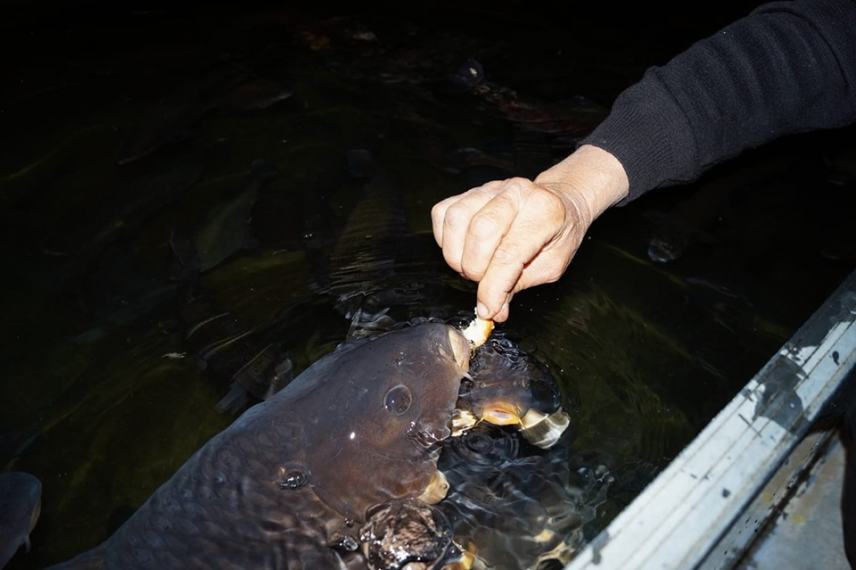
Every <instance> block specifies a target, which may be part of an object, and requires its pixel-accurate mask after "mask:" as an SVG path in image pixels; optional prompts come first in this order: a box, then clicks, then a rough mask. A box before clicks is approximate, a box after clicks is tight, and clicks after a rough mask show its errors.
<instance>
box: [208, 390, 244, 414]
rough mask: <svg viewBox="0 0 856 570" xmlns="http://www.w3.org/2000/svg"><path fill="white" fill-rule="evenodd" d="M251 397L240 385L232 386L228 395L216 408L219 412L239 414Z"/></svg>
mask: <svg viewBox="0 0 856 570" xmlns="http://www.w3.org/2000/svg"><path fill="white" fill-rule="evenodd" d="M249 401H250V397H249V396H248V395H247V391H246V390H245V389H244V388H243V386H240V385H239V384H232V387H231V388H229V391H228V392H226V395H225V396H223V397H222V398H221V399H220V401H219V402H217V405H216V406H214V407H215V408H216V409H217V411H218V412H221V413H231V414H237V413H238V412H240V411H241V409H243V407H244V406H246V405H247V403H249Z"/></svg>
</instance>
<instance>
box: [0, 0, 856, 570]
mask: <svg viewBox="0 0 856 570" xmlns="http://www.w3.org/2000/svg"><path fill="white" fill-rule="evenodd" d="M748 6H749V5H742V6H732V7H731V8H727V7H719V8H717V12H716V13H701V14H699V15H694V16H693V18H685V19H682V16H681V14H680V13H675V12H670V15H669V17H660V16H657V17H655V16H653V15H648V16H647V19H643V20H639V21H634V18H635V17H636V16H638V15H634V14H628V15H626V16H624V17H620V18H618V19H617V21H616V20H615V19H614V18H613V19H611V23H607V18H605V17H604V15H603V14H598V13H596V12H590V13H581V14H578V15H577V17H576V18H568V19H564V18H549V17H545V15H544V14H538V13H534V12H530V13H525V12H522V11H521V9H520V8H519V7H517V11H515V9H514V7H507V8H499V9H497V8H491V9H484V8H483V7H480V6H478V5H476V4H473V5H469V6H462V7H458V8H457V9H456V10H455V11H454V12H453V11H448V12H443V11H442V10H438V11H436V12H431V13H430V14H415V15H414V14H410V15H407V16H405V15H403V14H398V13H395V12H392V11H388V10H387V11H385V12H377V13H371V14H370V13H364V14H350V15H346V16H342V15H340V14H334V13H332V12H329V13H328V12H324V11H323V10H321V9H317V10H316V11H314V12H313V11H310V10H306V11H288V10H283V9H274V8H256V9H252V10H247V9H245V10H243V11H237V10H236V9H229V8H228V7H226V6H220V7H217V8H212V9H210V10H206V11H204V13H201V12H194V11H191V10H189V9H188V10H187V11H185V12H170V11H165V10H138V11H127V12H125V11H117V9H115V8H113V9H111V11H109V12H106V11H104V10H98V9H96V7H93V6H89V7H87V8H85V9H83V10H82V11H81V12H79V13H75V14H64V13H62V12H61V11H56V10H54V11H53V12H50V15H48V16H46V15H44V14H39V13H38V10H36V9H34V8H33V9H31V8H32V7H31V8H26V7H16V8H15V9H13V10H12V11H11V14H10V17H9V18H4V22H3V26H4V30H3V32H4V34H3V35H4V39H3V42H4V43H5V45H4V48H5V51H6V53H9V54H13V55H14V57H13V58H12V62H11V65H10V67H9V69H8V72H7V73H6V74H5V77H4V78H2V80H0V81H2V90H0V91H2V96H0V98H2V101H0V110H2V114H1V115H0V120H2V121H3V124H4V128H3V129H2V131H0V146H2V148H3V149H4V152H3V153H2V156H0V227H2V230H3V238H4V239H3V240H2V241H0V249H2V254H3V259H4V261H5V264H6V268H7V270H6V271H5V272H4V275H5V277H4V280H3V282H2V285H0V291H2V297H0V298H2V299H3V313H4V322H5V325H6V326H5V327H3V329H2V332H0V340H2V342H0V366H2V368H0V370H1V371H2V373H0V389H2V391H3V394H4V396H3V397H2V398H0V465H2V466H3V470H21V471H27V472H30V473H33V474H35V475H37V476H38V477H39V479H40V480H41V481H42V483H43V508H42V517H41V519H40V521H39V524H38V526H37V527H36V529H35V531H34V533H33V534H32V544H33V549H32V552H31V553H30V554H29V555H23V556H20V555H19V556H18V557H17V558H16V559H15V560H14V561H13V562H12V564H11V565H10V567H12V568H34V567H41V566H44V565H45V564H47V563H50V562H56V561H59V560H62V559H66V558H68V557H70V556H72V555H74V554H76V553H78V552H80V551H82V550H84V549H86V548H89V547H91V546H94V545H95V544H97V543H99V542H101V541H103V540H104V539H105V538H106V537H107V536H109V535H110V534H111V533H112V532H113V531H114V530H115V529H116V528H117V527H118V526H119V525H120V524H121V523H122V522H123V521H124V520H126V519H127V518H128V517H129V516H130V515H131V514H132V513H133V511H134V510H135V509H136V508H137V507H139V506H140V505H141V504H142V502H143V501H144V500H145V499H146V498H147V497H148V496H150V495H151V493H152V492H153V491H154V489H155V488H156V487H157V486H158V485H159V484H160V483H161V482H163V481H165V480H166V479H167V478H168V477H169V476H171V475H172V474H173V473H174V472H175V470H176V469H177V468H178V467H179V466H180V465H181V464H182V463H183V462H184V461H185V460H186V459H187V458H188V457H189V456H190V455H191V454H192V453H193V452H194V451H195V450H197V449H198V448H199V447H200V446H201V445H202V444H203V443H204V442H205V441H207V440H208V439H209V438H210V437H211V436H212V435H213V434H215V433H217V432H218V431H220V430H222V429H223V428H225V427H226V426H228V425H229V424H230V423H231V422H232V421H233V420H234V418H235V417H236V414H237V413H238V412H239V411H240V410H241V409H243V408H244V407H245V406H246V405H248V404H249V403H252V402H254V401H257V399H258V398H260V397H264V396H266V395H267V394H269V393H272V392H273V391H275V390H276V389H277V388H278V387H280V386H281V385H283V384H285V383H287V382H288V381H289V380H290V379H291V378H292V377H293V376H294V375H296V374H297V373H299V372H300V371H301V370H303V369H304V368H306V367H307V366H308V365H309V364H310V363H312V362H314V361H316V360H317V359H318V358H320V357H321V356H322V355H323V354H325V353H327V352H329V351H331V350H333V348H334V347H335V346H336V345H337V344H338V343H339V342H341V341H342V339H344V338H346V337H348V336H361V335H365V334H370V333H371V331H372V330H373V329H377V330H383V329H384V328H386V327H388V325H389V323H390V322H403V321H407V320H409V319H413V318H425V317H433V318H438V319H442V320H455V319H459V320H460V319H463V318H464V317H465V316H466V315H467V314H470V311H471V310H472V306H473V304H474V288H473V286H472V285H471V284H469V283H466V282H464V281H462V280H461V279H460V278H459V277H458V276H457V275H455V274H454V273H453V272H451V271H450V270H448V269H447V268H446V267H445V265H444V264H443V261H442V256H441V255H440V252H439V250H438V249H437V248H436V246H435V244H434V242H433V237H432V236H431V235H430V226H429V224H430V220H429V216H428V211H429V209H430V206H431V205H432V204H433V203H434V202H435V201H437V200H439V199H441V198H443V197H445V196H447V195H450V194H453V193H458V192H461V191H463V190H465V189H467V188H468V187H470V186H472V185H474V184H479V183H482V182H484V181H487V180H490V179H492V178H496V177H505V176H510V175H515V174H521V175H533V174H535V173H537V172H538V171H539V170H540V169H542V168H544V167H546V166H548V165H549V164H551V163H552V162H553V161H554V160H557V159H558V158H560V157H561V156H563V155H564V154H565V153H566V152H567V151H568V149H569V148H571V147H572V146H573V142H574V141H575V140H576V139H577V138H578V137H579V136H581V135H582V134H584V133H585V132H586V131H587V130H588V129H590V128H591V127H592V126H593V125H594V124H596V123H597V121H598V120H599V119H600V118H601V117H602V116H604V114H605V112H606V110H607V109H608V106H609V104H610V102H611V100H612V98H613V97H614V96H615V95H616V94H617V93H618V91H619V90H620V89H621V88H623V87H624V86H626V85H628V84H629V83H630V82H632V81H633V80H634V79H635V78H637V77H638V76H639V74H640V73H641V71H642V70H643V69H644V67H645V66H647V65H650V64H654V63H662V62H663V61H665V60H666V59H667V58H668V56H669V55H671V54H673V53H676V52H677V51H678V50H680V49H683V48H684V47H686V46H687V45H689V43H690V42H691V41H692V40H693V39H695V38H697V37H700V36H702V35H704V34H707V33H711V32H713V31H714V30H715V29H716V28H717V27H718V26H719V25H721V24H723V23H725V22H727V21H728V20H729V19H731V18H733V17H736V16H738V15H739V14H742V13H744V12H745V11H746V9H748V8H747V7H748ZM694 9H695V8H694ZM592 10H593V9H592ZM707 10H713V8H707ZM691 21H692V22H697V23H696V24H688V23H686V22H691ZM638 22H644V23H645V24H646V25H637V23H638ZM679 22H680V23H679ZM610 26H612V27H610ZM511 30H513V33H511ZM616 34H619V35H620V37H621V38H622V41H621V42H617V41H614V39H609V38H614V37H616ZM655 38H656V39H655ZM852 140H853V138H852V131H850V132H849V141H848V133H847V132H845V133H828V134H819V135H808V136H803V137H797V138H793V139H790V140H786V141H782V142H780V143H777V144H775V145H772V146H770V147H768V148H765V149H763V150H760V151H756V152H753V153H751V154H749V155H747V156H745V157H743V158H740V159H738V160H737V161H735V162H733V163H731V164H729V165H726V166H723V167H720V168H718V169H716V170H714V171H713V172H711V173H710V174H709V175H708V176H706V177H705V178H704V179H703V180H701V181H699V183H697V184H694V185H692V186H689V187H684V188H679V189H672V190H663V191H660V192H658V193H657V194H654V195H650V196H648V197H645V198H643V199H642V200H639V201H638V202H636V203H634V204H632V205H630V206H628V207H625V208H621V209H617V210H614V211H612V212H610V213H608V214H607V215H606V216H604V217H603V218H602V219H601V220H599V221H598V222H597V223H596V224H595V226H594V228H593V229H592V232H591V236H590V238H589V239H587V240H586V241H585V243H584V245H583V247H582V249H581V250H580V252H579V253H578V255H577V257H576V259H575V261H574V263H573V264H572V267H571V269H570V270H569V272H568V274H567V275H566V276H565V278H564V279H563V280H562V281H561V282H560V283H558V284H555V285H550V286H546V287H541V288H539V289H537V290H533V291H530V292H527V293H523V294H521V295H519V296H518V297H517V298H516V299H515V305H514V306H513V307H512V317H511V320H510V321H509V323H508V324H507V325H504V326H503V327H501V328H500V331H501V332H502V333H503V334H504V335H506V338H508V339H510V341H511V342H513V343H514V345H515V346H520V347H521V348H522V349H523V350H524V351H525V352H526V353H528V354H529V355H530V356H531V357H532V358H533V359H534V360H535V361H537V362H538V363H539V365H540V366H543V367H544V369H545V370H547V371H549V374H550V376H551V377H552V378H554V379H555V380H556V381H557V382H558V383H559V385H560V387H561V392H562V404H563V407H565V408H566V409H567V410H568V411H569V412H570V413H571V418H572V423H571V427H570V432H569V434H568V438H567V441H562V442H561V445H560V446H559V447H557V448H556V449H558V450H561V453H559V452H558V451H556V450H551V451H550V452H549V453H541V452H540V451H539V452H536V451H535V450H529V449H528V448H525V442H522V444H523V445H524V451H525V452H526V453H524V454H523V456H524V457H530V456H531V457H537V458H538V459H537V462H541V463H542V464H543V465H544V467H543V469H540V470H537V471H536V472H537V473H540V474H545V473H547V474H554V475H555V477H556V479H557V480H564V481H567V482H568V485H569V486H573V487H574V488H576V489H590V490H591V493H590V494H589V495H586V498H585V500H583V501H582V502H583V503H584V504H585V505H586V508H587V509H588V510H586V511H585V512H584V514H583V515H581V516H580V518H579V519H578V520H575V521H572V524H569V526H566V527H560V528H562V529H563V532H564V531H565V530H567V531H568V532H569V533H570V532H571V529H572V528H573V529H576V530H574V532H575V533H576V534H575V535H574V536H575V540H576V539H577V538H578V540H579V541H583V542H584V541H586V540H590V539H591V538H592V537H593V536H594V535H595V534H596V533H597V532H598V531H599V530H600V529H602V528H604V527H605V526H606V524H607V523H608V522H609V521H610V520H611V519H612V518H613V517H614V516H615V515H616V514H617V513H618V512H619V511H620V510H621V508H622V507H623V506H625V505H626V504H627V503H628V502H629V501H630V500H632V499H633V497H634V496H635V495H636V494H637V493H638V492H639V491H640V490H641V489H642V488H643V487H644V486H645V485H646V484H647V483H648V482H649V481H650V480H651V479H652V478H653V477H654V476H655V475H656V473H657V472H658V471H659V470H661V469H662V468H663V467H664V466H665V465H666V464H667V463H668V462H669V460H670V459H671V458H672V457H674V455H675V454H676V453H677V452H678V451H679V450H680V449H681V448H682V447H683V446H684V445H686V443H688V442H689V441H690V440H691V438H692V437H693V435H694V434H695V433H697V432H698V431H699V430H700V429H701V428H702V427H703V426H704V425H705V424H706V423H707V421H709V419H710V418H711V417H712V416H713V415H714V414H715V412H716V411H717V410H718V409H719V408H720V407H721V406H722V405H723V404H724V403H725V402H727V401H728V399H730V398H731V397H732V396H733V395H734V394H736V393H737V392H738V391H739V389H740V388H741V387H742V386H743V384H744V383H745V382H746V380H747V379H748V378H749V377H750V376H751V375H752V374H754V373H755V372H756V371H757V370H758V369H759V368H760V367H761V365H762V364H763V363H764V362H766V360H767V359H768V358H769V357H770V356H771V355H772V354H773V352H774V351H775V350H776V349H777V348H778V347H779V346H780V345H781V344H782V343H783V342H784V340H786V338H787V337H788V336H789V335H790V334H791V333H792V332H793V331H794V330H795V329H796V328H797V327H798V326H799V324H801V323H802V321H803V320H804V319H805V318H807V317H808V315H809V314H810V313H811V312H812V311H813V309H814V308H815V307H816V306H817V305H818V304H819V303H820V302H821V301H822V299H823V298H824V297H825V296H826V295H827V294H828V293H830V292H831V291H832V290H833V289H834V287H835V286H836V285H837V283H838V282H839V281H840V280H841V279H842V278H843V277H844V276H845V275H846V274H847V273H848V272H849V271H850V270H851V269H852V268H853V265H854V260H856V243H854V239H853V236H852V235H851V234H852V228H851V223H850V220H851V219H852V212H853V211H854V206H856V147H853V145H852ZM848 145H849V146H848ZM652 245H653V246H655V247H654V255H653V256H652V255H651V254H652ZM663 252H665V253H663ZM392 404H393V405H394V404H395V402H393V403H392ZM480 430H481V428H480ZM478 433H481V431H479V432H473V433H472V434H470V435H469V436H468V438H467V440H462V441H461V444H464V443H467V442H469V445H470V446H471V447H470V448H468V449H471V448H472V446H473V445H474V446H475V447H476V449H478V450H481V451H485V450H487V451H486V452H487V453H488V455H490V453H493V452H490V451H489V450H488V448H490V449H493V450H499V451H496V453H499V454H500V455H499V456H500V457H505V455H502V454H508V453H511V452H510V451H509V450H508V448H507V447H503V446H506V445H507V443H503V441H504V440H503V438H506V436H507V435H508V434H507V433H506V431H504V430H498V431H497V430H492V431H490V432H489V434H485V435H484V437H482V438H481V439H480V438H479V437H477V436H478ZM485 437H487V438H489V439H487V440H486V439H484V438H485ZM514 437H515V438H516V437H517V436H516V435H514ZM497 438H498V441H496V442H493V440H494V439H497ZM506 439H507V438H506ZM471 440H474V441H471ZM520 444H521V442H517V443H516V444H514V445H520ZM518 451H519V448H518ZM496 453H494V455H490V456H491V457H495V455H496ZM469 456H471V454H470V455H469ZM450 457H452V456H450ZM508 457H509V458H511V459H509V460H510V461H519V460H520V459H519V458H520V454H519V453H518V452H517V451H515V452H514V454H512V455H509V456H508ZM448 460H451V459H448ZM528 461H536V460H534V459H529V460H528ZM513 472H514V471H513V470H511V473H513ZM478 476H479V475H478V473H469V474H468V475H467V478H468V479H467V481H470V482H471V483H472V485H471V486H470V487H469V488H470V489H472V488H476V489H484V488H486V487H484V486H479V485H477V484H476V481H477V480H478ZM548 479H549V478H548ZM520 480H523V481H524V483H523V484H524V485H529V484H531V485H532V487H526V489H527V490H528V491H530V492H531V496H532V497H536V499H535V501H536V503H537V501H539V500H540V499H538V497H547V496H550V493H551V492H553V491H554V487H552V486H551V485H552V483H550V484H547V483H544V482H543V480H542V482H541V483H538V480H539V479H538V477H535V478H534V479H533V478H530V479H525V478H521V479H520ZM450 482H452V478H450ZM515 484H517V483H515ZM538 485H540V486H538ZM454 488H455V485H454V484H453V490H457V491H458V492H466V489H468V487H467V485H466V481H461V482H460V485H458V487H457V489H454ZM500 507H502V508H505V507H508V504H506V503H503V504H502V505H500ZM502 508H499V507H498V508H497V512H503V511H502ZM449 516H451V515H449ZM452 518H453V517H452ZM460 520H466V518H465V517H462V518H461V519H460ZM461 524H462V525H463V524H464V523H461ZM503 524H510V521H509V520H508V518H507V517H503V519H502V521H498V522H497V526H496V527H495V528H498V529H503V528H505V527H503ZM485 532H486V531H485ZM502 532H505V531H502ZM577 535H578V537H577ZM529 544H530V543H527V542H526V541H525V540H523V539H522V538H521V542H519V543H517V544H515V545H514V548H515V549H517V548H518V547H519V548H520V550H519V551H520V552H524V551H525V549H526V548H527V547H528V545H529Z"/></svg>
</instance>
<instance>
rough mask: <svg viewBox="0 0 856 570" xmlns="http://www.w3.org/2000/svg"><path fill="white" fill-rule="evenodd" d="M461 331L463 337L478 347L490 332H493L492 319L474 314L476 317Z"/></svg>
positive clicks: (484, 341) (474, 346)
mask: <svg viewBox="0 0 856 570" xmlns="http://www.w3.org/2000/svg"><path fill="white" fill-rule="evenodd" d="M462 332H463V333H464V338H466V339H467V340H468V341H470V343H472V345H473V348H478V347H480V346H481V345H483V344H484V343H486V342H487V339H488V338H489V337H490V333H491V332H493V321H492V320H491V319H483V318H481V317H479V316H478V315H476V318H475V319H473V320H472V322H471V323H470V324H469V325H467V327H466V328H465V329H464V330H463V331H462Z"/></svg>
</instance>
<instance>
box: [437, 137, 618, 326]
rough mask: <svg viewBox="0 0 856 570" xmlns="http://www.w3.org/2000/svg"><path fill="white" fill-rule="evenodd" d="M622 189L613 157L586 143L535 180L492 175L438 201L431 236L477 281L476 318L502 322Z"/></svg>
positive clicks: (562, 264)
mask: <svg viewBox="0 0 856 570" xmlns="http://www.w3.org/2000/svg"><path fill="white" fill-rule="evenodd" d="M628 188H629V183H628V180H627V175H626V174H625V172H624V168H623V167H622V166H621V163H620V162H618V160H617V159H616V158H615V157H614V156H613V155H611V154H609V153H608V152H606V151H604V150H602V149H600V148H597V147H594V146H589V145H584V146H581V147H580V148H579V149H578V150H577V151H576V152H574V153H573V154H572V155H571V156H569V157H568V158H566V159H565V160H564V161H562V162H560V163H559V164H557V165H556V166H554V167H552V168H550V169H549V170H547V171H545V172H543V173H541V174H540V175H539V176H538V177H537V178H536V179H535V180H534V181H531V180H527V179H525V178H510V179H508V180H497V181H492V182H488V183H487V184H484V185H483V186H479V187H478V188H473V189H471V190H469V191H467V192H464V193H463V194H458V195H456V196H451V197H449V198H446V199H445V200H443V201H442V202H439V203H437V204H436V205H435V206H434V207H433V208H432V210H431V220H432V224H433V228H434V237H435V239H436V240H437V243H438V245H440V247H442V248H443V257H444V258H445V259H446V263H448V264H449V266H450V267H451V268H452V269H454V270H455V271H457V272H458V273H460V274H461V275H462V276H464V277H466V278H467V279H471V280H473V281H478V282H479V287H478V305H477V310H478V314H479V316H480V317H482V318H485V319H488V318H492V319H493V320H495V321H498V322H502V321H505V320H506V319H508V314H509V302H510V301H511V298H512V297H513V296H514V294H515V293H517V292H518V291H522V290H523V289H527V288H529V287H533V286H535V285H541V284H543V283H551V282H553V281H556V280H558V279H559V277H561V276H562V274H563V273H564V272H565V270H566V269H567V267H568V264H569V263H570V261H571V259H572V258H573V256H574V254H575V253H576V251H577V249H578V248H579V246H580V244H581V243H582V240H583V237H585V233H586V231H587V230H588V228H589V226H590V225H591V223H592V222H593V221H594V220H595V219H596V218H597V217H598V216H599V215H600V214H601V213H602V212H603V211H604V210H606V209H607V208H608V207H609V206H611V205H612V204H614V203H615V202H617V201H619V200H620V199H621V198H623V197H624V196H626V195H627V191H628Z"/></svg>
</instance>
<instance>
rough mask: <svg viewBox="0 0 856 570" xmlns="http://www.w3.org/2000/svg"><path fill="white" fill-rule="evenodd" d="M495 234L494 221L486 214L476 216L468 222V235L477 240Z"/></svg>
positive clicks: (495, 226)
mask: <svg viewBox="0 0 856 570" xmlns="http://www.w3.org/2000/svg"><path fill="white" fill-rule="evenodd" d="M496 232H497V224H496V221H495V220H494V219H493V218H492V217H491V216H490V215H488V214H476V215H475V216H473V219H472V221H470V227H469V234H470V235H471V236H472V237H473V238H475V239H477V240H483V239H487V238H489V237H491V236H492V235H494V234H495V233H496Z"/></svg>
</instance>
